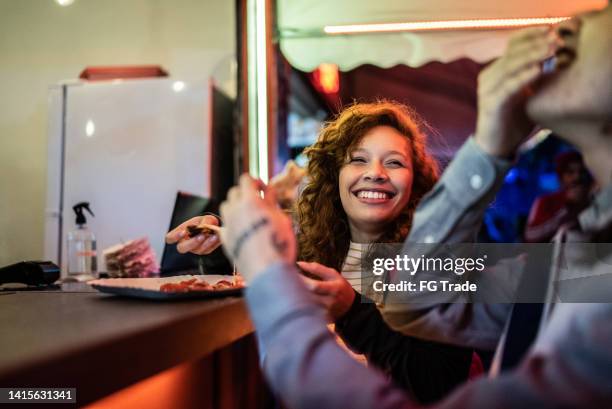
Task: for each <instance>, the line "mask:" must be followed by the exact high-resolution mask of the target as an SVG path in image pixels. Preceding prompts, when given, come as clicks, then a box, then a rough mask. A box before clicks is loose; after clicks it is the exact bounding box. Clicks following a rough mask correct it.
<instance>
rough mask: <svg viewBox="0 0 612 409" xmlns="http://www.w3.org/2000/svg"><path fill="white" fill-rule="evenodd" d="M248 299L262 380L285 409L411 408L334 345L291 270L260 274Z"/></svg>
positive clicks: (282, 266) (281, 267) (381, 378)
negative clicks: (260, 355)
mask: <svg viewBox="0 0 612 409" xmlns="http://www.w3.org/2000/svg"><path fill="white" fill-rule="evenodd" d="M246 298H247V302H248V305H249V310H250V313H251V317H252V319H253V322H254V323H255V327H256V330H257V336H258V338H259V342H260V344H261V345H262V346H263V348H264V349H265V351H266V359H265V364H264V371H265V374H266V376H267V378H268V380H269V383H270V385H271V386H272V388H273V389H274V390H275V391H276V392H277V393H278V394H279V395H280V397H281V398H282V400H283V401H284V402H285V403H286V404H287V406H288V407H291V408H308V409H309V408H313V407H317V408H346V407H351V408H355V409H359V408H364V409H365V408H405V407H410V402H409V400H408V398H407V397H406V395H405V394H403V393H402V392H401V391H400V390H399V389H396V388H394V387H393V386H392V385H391V384H390V383H389V381H388V380H387V379H385V377H384V376H382V375H381V374H380V373H378V372H376V371H374V370H372V369H368V368H366V367H364V366H363V365H361V364H359V363H357V362H356V361H354V360H353V359H352V358H350V357H349V356H348V355H347V354H346V352H345V351H343V350H342V349H341V348H340V347H339V346H338V345H337V343H336V341H335V340H334V338H333V336H332V334H331V333H330V332H329V330H328V329H327V327H326V319H325V311H323V309H322V308H321V307H319V306H318V305H317V304H316V303H315V302H314V301H313V300H312V299H311V295H310V294H309V293H308V292H307V290H306V288H305V287H304V285H303V284H302V282H301V281H300V279H299V276H298V273H297V271H296V269H295V267H293V266H291V265H288V264H283V263H278V264H275V265H273V266H271V267H270V268H268V269H267V270H266V271H264V272H262V273H260V274H258V276H257V278H256V279H255V280H253V281H252V282H251V283H250V284H249V288H248V289H247V290H246Z"/></svg>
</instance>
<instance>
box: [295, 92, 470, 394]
mask: <svg viewBox="0 0 612 409" xmlns="http://www.w3.org/2000/svg"><path fill="white" fill-rule="evenodd" d="M419 128H420V120H419V119H418V117H417V116H416V114H414V113H413V112H412V110H410V109H409V108H408V107H406V106H405V105H402V104H399V103H396V102H389V101H380V102H375V103H371V104H355V105H352V106H350V107H348V108H346V109H345V110H344V111H342V112H341V113H340V114H339V115H338V117H337V118H336V119H335V120H333V121H332V122H330V123H328V124H327V126H325V128H324V129H323V130H322V131H321V133H320V135H319V138H318V140H317V142H316V143H315V144H314V145H313V146H312V147H310V148H309V149H308V150H306V155H307V156H308V159H309V162H308V170H307V175H308V178H309V180H308V183H307V184H306V186H305V187H304V189H303V191H302V193H301V195H300V197H299V200H298V203H297V205H296V211H297V221H298V224H299V228H298V235H297V239H298V245H299V251H298V258H299V259H300V260H304V262H299V263H298V265H299V266H300V268H301V269H302V270H303V271H305V272H306V273H308V274H309V275H310V277H304V281H306V283H307V286H308V288H309V289H310V290H311V292H312V295H313V297H315V299H316V300H317V301H318V303H319V304H321V305H322V306H324V307H325V308H326V310H327V312H328V315H329V316H330V317H331V318H332V319H333V320H334V321H335V331H336V333H337V334H338V335H339V336H340V338H341V340H342V341H343V342H344V343H345V344H346V345H347V346H348V347H349V348H350V350H351V351H352V352H355V353H358V354H363V355H364V356H365V357H366V359H367V361H368V363H369V364H371V365H373V366H376V367H378V368H379V369H381V370H382V371H384V372H385V373H387V374H388V375H389V376H390V377H391V378H392V379H393V381H394V382H395V383H396V384H398V385H400V386H402V387H404V388H405V389H406V390H408V391H409V392H410V393H411V394H413V396H414V397H415V398H416V399H417V400H419V401H420V402H423V403H426V402H432V401H435V400H438V399H441V398H442V397H444V396H445V395H446V394H447V393H448V391H450V390H451V389H452V388H454V387H455V386H456V385H458V384H459V383H461V382H463V381H465V379H466V378H467V376H468V371H469V366H470V362H471V359H472V350H471V349H468V348H458V347H454V346H450V345H443V344H438V343H435V342H430V341H426V340H421V339H418V338H414V337H409V336H405V335H403V334H400V333H398V332H395V331H393V330H391V329H390V328H389V327H388V326H387V325H386V323H385V322H384V321H383V320H382V317H381V315H380V312H379V311H378V310H377V308H376V304H374V303H372V302H368V301H367V298H368V293H369V291H367V290H366V291H363V292H362V289H365V287H362V285H361V284H362V278H364V277H362V275H363V274H362V271H361V259H362V258H363V257H364V254H367V252H368V251H369V249H368V247H369V244H370V243H374V242H377V243H383V242H389V243H399V242H402V241H404V239H405V237H406V236H407V235H408V232H409V231H410V226H411V224H412V217H413V214H414V211H415V209H416V206H417V204H418V203H419V201H420V200H421V198H422V197H423V195H425V193H427V192H428V191H429V190H430V189H431V188H432V187H433V185H434V184H435V182H436V180H437V178H438V166H437V163H436V162H435V160H434V159H433V158H432V157H431V156H430V155H429V154H428V153H427V152H426V149H425V135H424V134H423V133H422V132H421V131H420V129H419ZM313 277H314V278H318V280H315V279H313ZM360 293H361V294H362V295H360ZM364 300H365V301H364Z"/></svg>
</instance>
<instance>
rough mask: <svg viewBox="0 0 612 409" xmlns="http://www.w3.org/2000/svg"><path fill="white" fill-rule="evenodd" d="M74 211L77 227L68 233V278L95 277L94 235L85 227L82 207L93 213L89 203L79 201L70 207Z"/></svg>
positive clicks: (96, 268) (85, 221)
mask: <svg viewBox="0 0 612 409" xmlns="http://www.w3.org/2000/svg"><path fill="white" fill-rule="evenodd" d="M72 209H73V210H74V212H75V213H76V225H77V229H76V230H74V231H71V232H69V233H68V279H72V280H76V281H87V280H92V279H94V278H95V275H96V273H97V270H98V266H97V254H96V237H95V236H94V234H93V232H92V231H91V230H89V229H88V228H87V220H86V219H85V215H84V214H83V209H85V210H87V211H88V212H89V214H91V215H92V216H93V215H94V214H93V212H92V211H91V209H90V208H89V203H87V202H81V203H77V204H76V205H74V206H73V207H72Z"/></svg>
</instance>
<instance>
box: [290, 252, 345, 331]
mask: <svg viewBox="0 0 612 409" xmlns="http://www.w3.org/2000/svg"><path fill="white" fill-rule="evenodd" d="M297 264H298V266H299V267H300V268H301V269H302V270H304V271H306V272H307V273H309V274H311V275H313V276H315V277H318V278H320V279H321V281H318V280H313V279H312V278H309V277H306V276H304V277H303V280H304V282H305V283H306V286H307V287H308V289H310V291H311V292H312V293H313V294H314V296H315V297H316V299H317V301H318V302H319V304H321V305H322V306H324V307H325V308H326V309H327V312H328V313H329V315H330V317H331V318H332V319H333V320H334V321H336V320H338V319H340V318H342V317H343V316H344V315H345V314H346V313H347V312H348V311H349V310H350V308H351V305H353V301H354V300H355V291H353V287H351V285H350V284H349V282H348V281H346V280H345V278H344V277H342V275H341V274H340V273H339V272H337V271H336V270H334V269H333V268H330V267H326V266H324V265H322V264H319V263H307V262H305V261H298V263H297Z"/></svg>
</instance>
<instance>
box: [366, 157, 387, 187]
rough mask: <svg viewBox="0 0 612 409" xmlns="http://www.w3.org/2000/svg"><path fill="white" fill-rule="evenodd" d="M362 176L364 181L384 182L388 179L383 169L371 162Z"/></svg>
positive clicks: (378, 164) (380, 165)
mask: <svg viewBox="0 0 612 409" xmlns="http://www.w3.org/2000/svg"><path fill="white" fill-rule="evenodd" d="M363 176H364V179H365V180H369V181H374V182H384V181H386V180H387V179H388V176H387V172H386V171H385V167H384V166H382V164H380V163H377V162H371V163H370V166H368V169H367V170H366V172H365V173H364V175H363Z"/></svg>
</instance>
